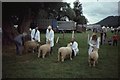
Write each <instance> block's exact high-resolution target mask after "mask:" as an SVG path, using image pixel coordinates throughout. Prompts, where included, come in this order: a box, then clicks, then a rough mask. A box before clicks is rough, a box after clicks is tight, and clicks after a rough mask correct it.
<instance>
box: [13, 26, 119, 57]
mask: <svg viewBox="0 0 120 80" xmlns="http://www.w3.org/2000/svg"><path fill="white" fill-rule="evenodd" d="M26 35H27V33H25V32H24V33H23V34H20V35H18V36H16V37H15V38H14V41H15V45H16V54H17V55H21V54H22V53H21V52H22V50H23V49H22V46H24V40H23V38H24V37H25V36H26ZM45 37H46V43H47V42H48V41H50V47H51V51H50V53H52V51H53V47H54V30H53V29H52V26H50V25H49V26H48V27H47V29H46V36H45ZM40 39H41V37H40V31H39V30H38V26H36V27H35V28H34V29H32V30H31V41H35V42H37V43H40V42H41V40H40ZM106 39H107V31H106V30H105V29H103V30H102V31H101V33H100V37H98V36H97V34H96V33H95V32H93V34H92V36H91V37H90V38H89V41H88V45H89V49H88V55H90V53H91V52H92V51H93V49H94V48H97V49H99V46H100V44H101V45H102V44H103V43H105V41H106ZM118 39H119V37H118V35H117V34H116V33H115V34H114V35H113V36H112V38H110V39H108V44H110V45H113V46H114V45H116V46H117V44H118ZM71 43H72V47H71V48H72V57H74V56H76V55H77V54H78V53H80V51H79V48H78V46H79V45H78V42H77V41H76V39H75V38H72V39H71Z"/></svg>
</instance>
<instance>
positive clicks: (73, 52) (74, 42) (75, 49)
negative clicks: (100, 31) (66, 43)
mask: <svg viewBox="0 0 120 80" xmlns="http://www.w3.org/2000/svg"><path fill="white" fill-rule="evenodd" d="M71 42H72V50H73V51H72V57H73V56H76V55H77V54H78V52H79V49H78V43H77V42H76V41H75V38H72V41H71Z"/></svg>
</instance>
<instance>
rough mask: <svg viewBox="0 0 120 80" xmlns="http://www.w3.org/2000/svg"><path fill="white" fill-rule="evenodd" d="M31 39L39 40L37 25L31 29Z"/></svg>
mask: <svg viewBox="0 0 120 80" xmlns="http://www.w3.org/2000/svg"><path fill="white" fill-rule="evenodd" d="M31 41H36V42H40V31H39V30H38V26H37V27H36V28H35V29H33V30H32V31H31Z"/></svg>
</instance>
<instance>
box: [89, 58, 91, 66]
mask: <svg viewBox="0 0 120 80" xmlns="http://www.w3.org/2000/svg"><path fill="white" fill-rule="evenodd" d="M88 64H89V67H91V61H90V57H88Z"/></svg>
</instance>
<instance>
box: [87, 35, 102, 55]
mask: <svg viewBox="0 0 120 80" xmlns="http://www.w3.org/2000/svg"><path fill="white" fill-rule="evenodd" d="M99 42H100V38H99V37H97V35H96V33H93V34H92V36H91V37H90V40H89V42H88V44H89V50H88V54H89V55H90V53H91V52H92V51H93V49H94V48H98V49H99Z"/></svg>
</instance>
